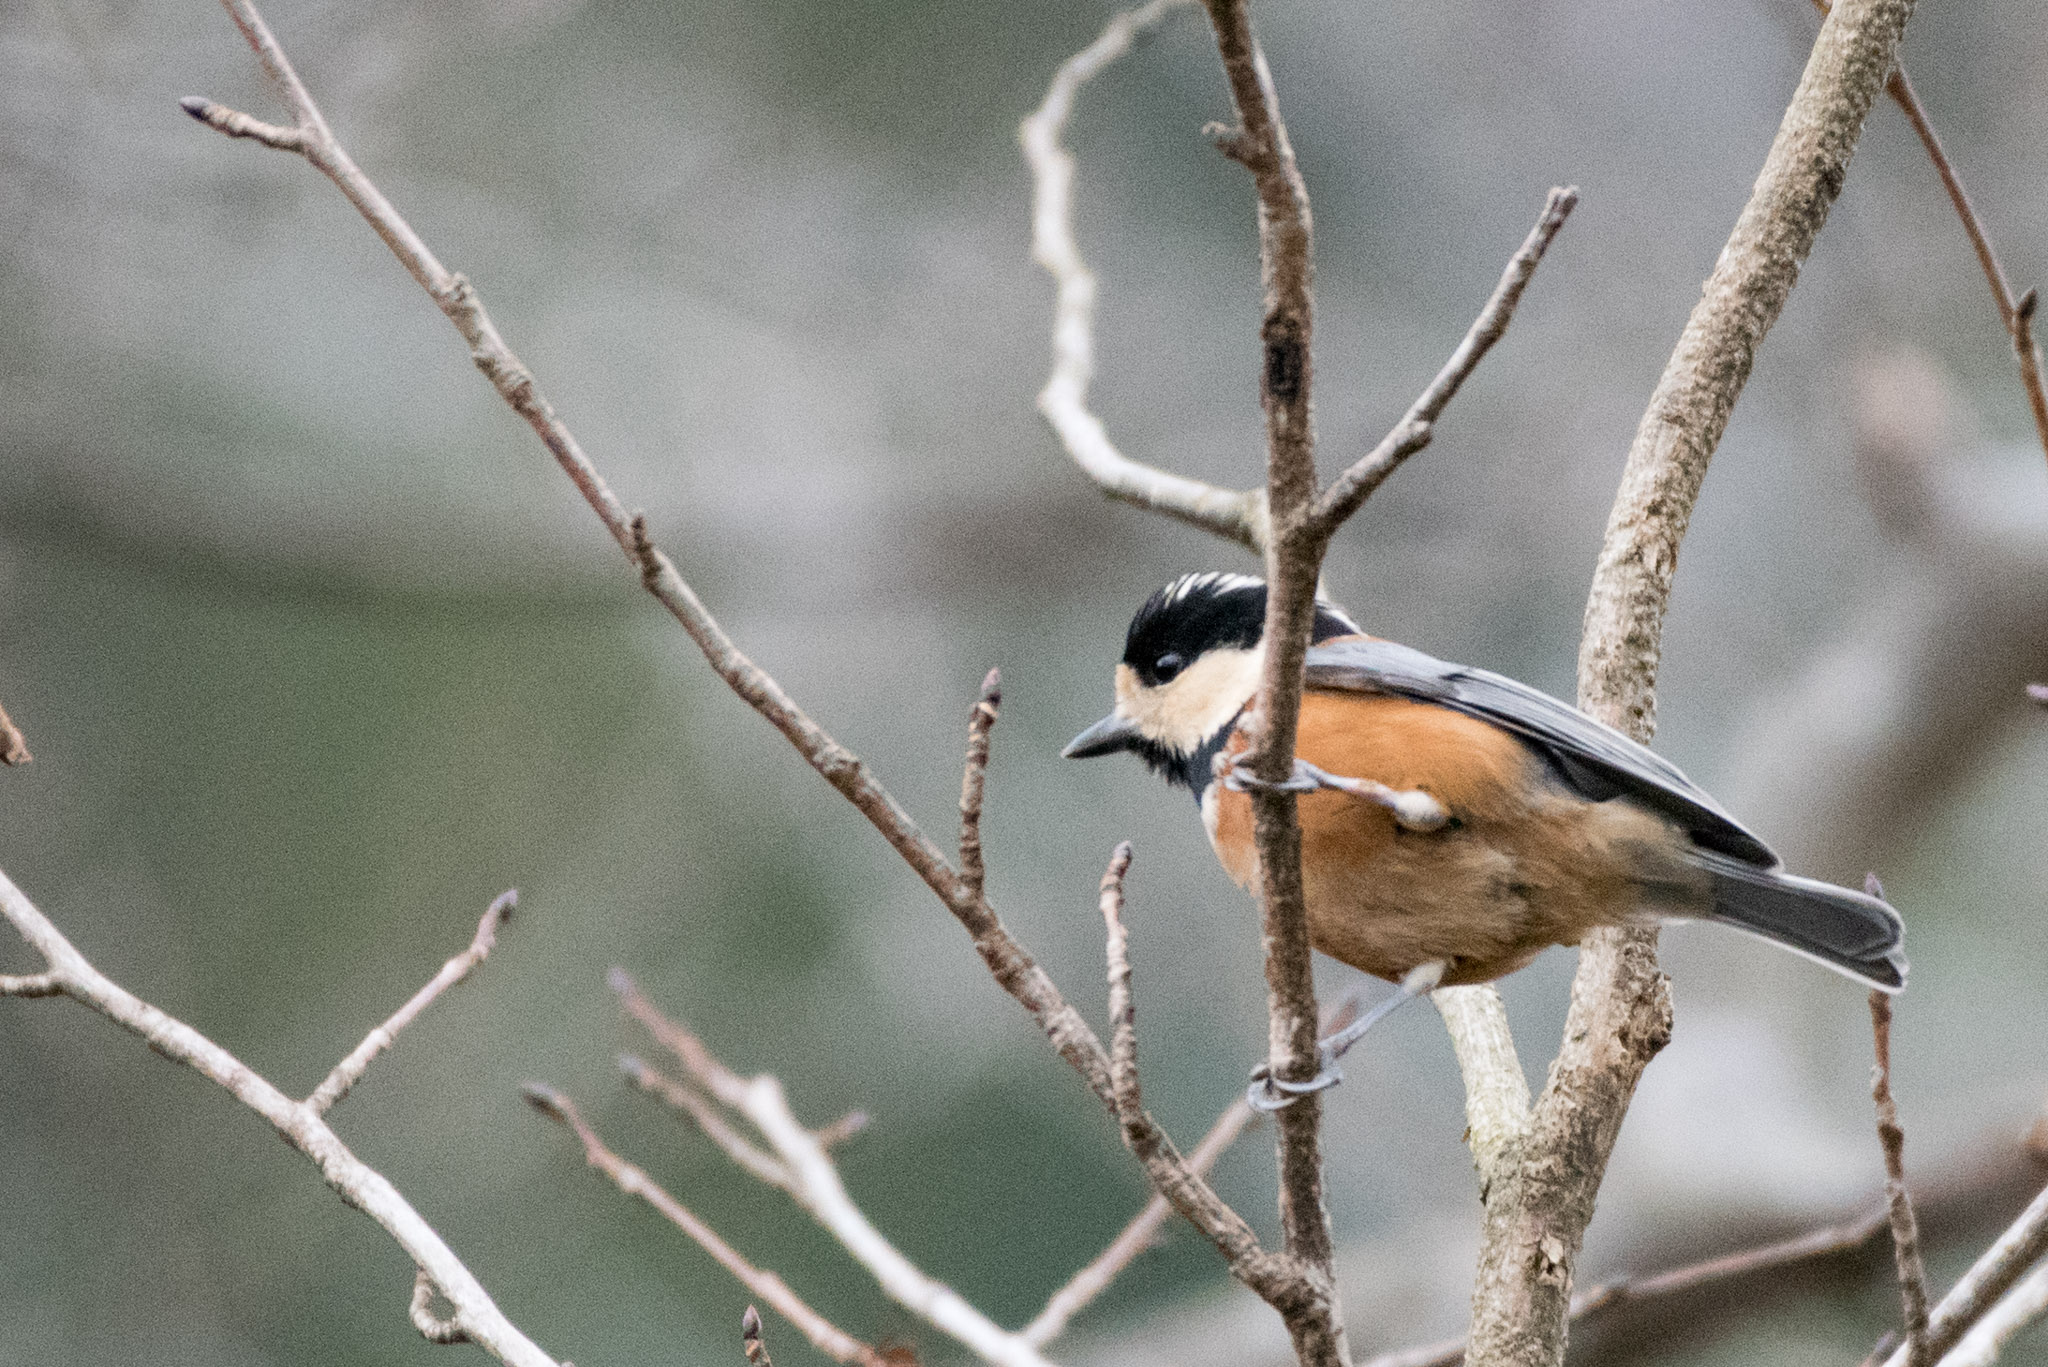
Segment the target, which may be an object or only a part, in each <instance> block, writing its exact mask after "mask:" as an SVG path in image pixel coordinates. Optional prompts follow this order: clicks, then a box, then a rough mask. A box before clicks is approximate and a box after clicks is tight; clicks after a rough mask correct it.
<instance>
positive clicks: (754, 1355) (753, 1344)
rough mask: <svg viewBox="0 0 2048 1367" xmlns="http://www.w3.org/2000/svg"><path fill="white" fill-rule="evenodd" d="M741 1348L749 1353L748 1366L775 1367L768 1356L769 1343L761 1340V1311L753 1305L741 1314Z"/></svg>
mask: <svg viewBox="0 0 2048 1367" xmlns="http://www.w3.org/2000/svg"><path fill="white" fill-rule="evenodd" d="M740 1348H741V1350H742V1351H744V1352H745V1353H746V1355H747V1367H775V1364H774V1363H773V1362H772V1361H770V1360H769V1357H768V1345H767V1344H765V1343H763V1342H761V1312H760V1311H758V1310H756V1309H755V1308H754V1307H753V1306H751V1305H750V1306H748V1307H747V1313H746V1314H744V1315H741V1316H740Z"/></svg>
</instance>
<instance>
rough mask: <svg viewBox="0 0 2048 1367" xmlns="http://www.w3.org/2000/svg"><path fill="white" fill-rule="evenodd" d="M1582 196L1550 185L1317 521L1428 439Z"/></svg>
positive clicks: (1360, 497)
mask: <svg viewBox="0 0 2048 1367" xmlns="http://www.w3.org/2000/svg"><path fill="white" fill-rule="evenodd" d="M1578 202H1579V189H1578V187H1577V186H1576V185H1573V186H1567V187H1564V188H1561V189H1553V190H1551V192H1550V197H1549V198H1548V199H1547V200H1545V201H1544V204H1543V213H1542V215H1541V216H1540V217H1538V218H1537V220H1536V226H1535V227H1533V228H1531V229H1530V230H1529V236H1528V237H1527V238H1526V239H1525V240H1524V241H1523V243H1522V246H1521V249H1520V250H1519V251H1517V252H1516V253H1515V254H1514V256H1512V257H1511V258H1509V260H1508V264H1507V269H1506V270H1505V271H1503V272H1502V273H1501V277H1500V283H1499V284H1498V285H1496V286H1494V290H1493V294H1492V296H1491V297H1490V298H1488V299H1487V301H1486V307H1485V308H1483V309H1481V310H1480V311H1479V316H1478V317H1477V318H1475V319H1473V320H1472V327H1471V329H1470V330H1469V331H1467V332H1466V334H1465V340H1464V341H1462V342H1460V343H1459V344H1458V349H1457V350H1456V351H1454V352H1452V353H1451V358H1450V359H1449V360H1448V361H1446V362H1444V367H1443V369H1442V370H1440V371H1438V372H1437V376H1436V379H1434V380H1432V381H1431V382H1430V385H1429V388H1427V389H1425V390H1423V391H1422V394H1421V395H1420V396H1419V397H1418V398H1417V399H1416V400H1415V402H1414V403H1412V404H1410V405H1409V406H1408V411H1407V413H1405V414H1404V415H1402V418H1401V421H1400V422H1398V423H1396V424H1394V428H1393V430H1392V431H1390V432H1388V433H1387V435H1386V436H1384V437H1382V438H1380V444H1379V445H1378V446H1376V447H1374V448H1373V449H1372V450H1371V451H1370V452H1369V453H1367V454H1366V455H1365V456H1364V457H1362V458H1361V459H1360V460H1359V461H1358V463H1357V464H1355V465H1353V466H1352V467H1351V468H1350V469H1349V470H1346V471H1345V472H1344V473H1343V474H1341V475H1339V476H1337V478H1336V479H1335V480H1333V481H1332V482H1331V484H1330V487H1329V488H1327V489H1325V490H1324V491H1323V493H1322V495H1321V497H1319V498H1317V499H1316V504H1315V517H1316V519H1317V520H1318V521H1320V522H1323V523H1327V524H1328V525H1329V526H1330V528H1331V530H1333V531H1334V530H1335V529H1336V528H1337V527H1338V526H1339V525H1341V524H1342V523H1343V522H1344V521H1345V519H1347V518H1349V517H1350V516H1351V515H1352V514H1353V513H1355V512H1357V511H1358V509H1359V506H1360V505H1361V504H1363V503H1364V502H1365V500H1366V499H1368V498H1370V497H1371V496H1372V491H1373V490H1375V489H1377V488H1379V487H1380V485H1381V484H1383V483H1385V482H1386V478H1387V476H1388V475H1391V474H1393V473H1394V471H1396V470H1398V469H1399V468H1400V467H1401V462H1403V461H1405V460H1407V459H1408V457H1410V456H1412V455H1414V454H1415V453H1416V452H1417V451H1420V450H1421V449H1422V448H1423V447H1425V446H1427V445H1429V442H1430V438H1431V437H1432V436H1433V435H1435V431H1436V420H1437V419H1438V418H1440V417H1442V416H1443V411H1444V409H1445V407H1446V406H1448V405H1449V404H1450V401H1451V400H1452V399H1453V398H1454V397H1456V395H1457V393H1458V387H1459V386H1460V385H1462V384H1464V383H1465V381H1466V379H1467V378H1469V377H1470V376H1471V374H1472V372H1473V371H1474V370H1476V369H1477V368H1478V366H1479V362H1480V361H1481V360H1483V359H1485V356H1486V353H1487V352H1488V351H1491V350H1492V349H1493V344H1494V343H1495V342H1498V341H1499V340H1500V339H1501V338H1502V337H1504V336H1506V335H1507V330H1508V323H1509V322H1510V320H1512V319H1513V318H1514V316H1515V306H1516V305H1517V304H1519V303H1520V302H1521V299H1522V291H1523V290H1524V289H1526V288H1528V285H1529V281H1530V279H1531V278H1532V277H1533V276H1534V275H1535V274H1536V267H1537V266H1538V265H1540V264H1541V263H1542V261H1543V253H1544V252H1546V251H1548V250H1549V249H1550V243H1551V240H1552V239H1553V238H1555V237H1556V236H1557V230H1558V229H1560V228H1562V227H1563V226H1564V221H1565V219H1567V218H1569V217H1571V212H1572V210H1573V209H1574V208H1575V207H1577V205H1578Z"/></svg>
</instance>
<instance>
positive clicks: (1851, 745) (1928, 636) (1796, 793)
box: [1729, 351, 2048, 877]
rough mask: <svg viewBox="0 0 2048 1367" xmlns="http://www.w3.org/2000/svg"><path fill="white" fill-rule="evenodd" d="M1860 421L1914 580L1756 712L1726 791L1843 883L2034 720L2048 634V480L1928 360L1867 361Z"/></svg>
mask: <svg viewBox="0 0 2048 1367" xmlns="http://www.w3.org/2000/svg"><path fill="white" fill-rule="evenodd" d="M1850 406H1851V408H1852V411H1853V413H1854V417H1855V424H1856V461H1857V468H1858V471H1859V472H1860V474H1861V477H1862V488H1863V496H1864V499H1865V500H1866V502H1867V503H1868V505H1869V507H1870V509H1871V511H1872V512H1873V514H1875V516H1876V518H1877V521H1878V523H1879V525H1880V526H1882V527H1883V528H1884V530H1885V532H1886V533H1887V534H1888V535H1889V536H1890V537H1891V538H1892V539H1893V540H1894V541H1895V542H1896V543H1897V544H1898V545H1900V546H1901V547H1903V548H1904V549H1906V550H1908V551H1911V552H1912V553H1913V556H1912V559H1911V561H1910V562H1909V567H1908V570H1907V577H1906V579H1905V582H1903V583H1900V584H1898V585H1896V586H1894V587H1890V588H1889V589H1888V591H1887V592H1886V593H1884V594H1882V595H1881V596H1879V597H1878V598H1877V599H1876V600H1875V601H1874V602H1873V603H1872V605H1871V606H1870V607H1869V608H1868V609H1866V610H1865V611H1864V613H1863V614H1862V616H1861V618H1860V619H1859V620H1858V621H1856V622H1855V623H1854V624H1853V625H1852V626H1851V627H1850V628H1849V629H1848V630H1847V632H1846V633H1845V634H1844V636H1843V637H1842V638H1841V639H1840V640H1838V641H1836V642H1835V643H1833V644H1832V645H1830V646H1828V647H1826V648H1825V649H1823V650H1822V651H1821V652H1819V653H1818V654H1817V656H1816V657H1815V659H1814V660H1813V662H1812V663H1811V664H1809V665H1808V666H1807V667H1806V669H1805V671H1804V672H1803V673H1802V674H1801V675H1800V676H1799V677H1798V678H1797V679H1796V680H1794V681H1793V682H1792V683H1791V684H1790V685H1789V686H1788V687H1785V688H1783V689H1781V690H1778V691H1775V692H1774V693H1773V695H1772V696H1771V699H1770V702H1769V705H1768V706H1767V707H1764V708H1761V709H1759V710H1758V712H1757V714H1756V716H1755V719H1754V721H1753V722H1752V723H1751V725H1750V727H1749V732H1748V735H1747V737H1746V738H1745V739H1744V741H1743V742H1742V744H1741V745H1739V746H1738V747H1737V754H1738V759H1737V762H1736V766H1735V772H1734V775H1733V781H1732V782H1731V783H1730V784H1729V788H1730V799H1731V801H1732V802H1733V803H1734V804H1735V805H1736V807H1737V808H1738V810H1742V811H1746V812H1749V813H1752V814H1753V815H1754V819H1755V821H1756V823H1757V826H1758V828H1759V829H1761V830H1764V831H1766V832H1768V833H1770V835H1771V836H1772V838H1773V843H1774V844H1776V845H1777V846H1778V848H1779V849H1780V850H1781V851H1782V852H1783V854H1784V855H1785V858H1786V861H1787V862H1788V863H1789V864H1791V865H1792V866H1793V867H1795V868H1805V869H1811V870H1813V871H1814V872H1815V873H1818V874H1821V875H1824V876H1834V877H1845V876H1849V875H1851V874H1852V872H1860V871H1861V870H1863V869H1867V868H1870V867H1873V866H1874V865H1875V864H1876V863H1877V862H1878V860H1879V859H1880V858H1881V857H1882V856H1883V854H1884V853H1885V852H1886V850H1887V849H1888V848H1895V847H1896V845H1897V842H1898V838H1899V833H1900V832H1901V831H1904V830H1910V829H1911V828H1912V827H1913V825H1914V824H1916V823H1917V822H1919V821H1921V820H1923V819H1924V818H1925V817H1926V816H1927V814H1928V813H1930V812H1931V811H1933V810H1934V809H1935V808H1936V807H1937V806H1938V804H1939V803H1940V802H1941V801H1942V800H1943V798H1944V797H1945V796H1946V795H1947V794H1948V793H1949V792H1951V791H1952V790H1953V787H1954V785H1955V783H1956V781H1957V780H1958V779H1960V778H1961V777H1962V776H1963V775H1964V774H1966V773H1967V772H1969V769H1970V767H1971V766H1972V765H1973V764H1975V763H1976V761H1977V760H1978V758H1979V757H1980V756H1982V755H1983V753H1984V752H1985V750H1986V749H1987V748H1988V747H1989V746H1990V745H1991V744H1992V743H1993V742H1994V741H1995V740H1996V739H1997V738H1998V736H1999V735H2000V734H2001V732H2002V731H2003V729H2004V728H2005V726H2006V725H2007V724H2008V723H2009V722H2010V721H2011V720H2013V719H2014V718H2016V717H2018V716H2021V715H2023V714H2024V712H2025V710H2026V704H2025V700H2024V691H2023V690H2024V687H2025V685H2026V684H2027V682H2028V681H2029V680H2031V679H2034V678H2036V677H2038V676H2039V674H2040V670H2041V658H2040V647H2039V643H2040V641H2041V640H2042V639H2043V638H2044V636H2048V507H2044V506H2043V505H2042V502H2041V499H2040V491H2039V478H2038V474H2037V472H2036V470H2035V469H2033V468H2029V467H2027V466H2022V465H2019V464H2017V463H2015V462H2012V461H2001V460H1999V459H1997V458H1996V457H1995V454H1994V453H1991V452H1988V451H1986V450H1984V449H1983V444H1982V442H1981V439H1979V438H1978V437H1976V436H1975V435H1974V434H1975V424H1974V423H1973V422H1972V421H1971V420H1970V415H1969V414H1968V413H1967V412H1966V411H1964V410H1963V409H1962V408H1961V407H1960V405H1959V404H1958V402H1957V400H1956V398H1955V396H1954V394H1953V391H1952V389H1951V387H1950V385H1949V383H1948V381H1947V379H1946V377H1945V376H1944V375H1943V373H1942V372H1941V370H1940V368H1939V366H1938V365H1937V364H1936V362H1935V361H1934V360H1933V359H1932V358H1930V357H1928V356H1927V355H1925V354H1924V353H1921V352H1916V351H1901V352H1897V353H1893V354H1891V355H1887V356H1881V357H1872V358H1868V359H1866V360H1864V361H1862V362H1861V363H1859V365H1858V368H1857V374H1856V386H1855V392H1854V401H1853V403H1852V404H1851V405H1850ZM1958 661H1967V662H1968V665H1967V667H1966V668H1958V667H1957V662H1958Z"/></svg>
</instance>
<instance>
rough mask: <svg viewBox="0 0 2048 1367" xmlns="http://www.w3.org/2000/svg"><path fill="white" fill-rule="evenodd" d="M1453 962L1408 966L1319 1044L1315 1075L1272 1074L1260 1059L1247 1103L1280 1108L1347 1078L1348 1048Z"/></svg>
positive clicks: (1428, 987)
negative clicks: (1386, 991)
mask: <svg viewBox="0 0 2048 1367" xmlns="http://www.w3.org/2000/svg"><path fill="white" fill-rule="evenodd" d="M1449 968H1450V965H1449V964H1448V963H1446V962H1444V961H1443V960H1442V959H1431V960H1430V961H1429V962H1428V963H1426V964H1420V965H1418V966H1416V967H1414V968H1411V969H1409V970H1408V974H1407V976H1406V977H1404V978H1402V979H1401V986H1400V988H1399V989H1398V990H1397V991H1396V992H1395V993H1394V995H1393V996H1391V997H1388V998H1387V999H1386V1000H1384V1001H1382V1002H1381V1003H1380V1004H1379V1005H1377V1006H1375V1007H1373V1009H1372V1010H1370V1011H1368V1012H1366V1013H1365V1014H1364V1015H1362V1016H1360V1017H1359V1018H1358V1019H1357V1020H1355V1021H1353V1022H1351V1024H1349V1025H1347V1026H1345V1027H1344V1028H1343V1029H1342V1030H1339V1031H1336V1032H1335V1033H1333V1034H1331V1035H1329V1036H1328V1037H1327V1038H1325V1039H1323V1040H1321V1041H1320V1042H1318V1043H1317V1045H1316V1075H1315V1076H1314V1077H1312V1078H1310V1079H1309V1080H1308V1081H1306V1082H1290V1081H1288V1080H1287V1079H1285V1078H1278V1077H1274V1076H1273V1068H1272V1065H1271V1064H1269V1063H1261V1064H1260V1065H1259V1066H1258V1067H1256V1068H1254V1069H1252V1083H1251V1086H1250V1087H1248V1088H1246V1089H1245V1094H1244V1100H1245V1104H1246V1105H1248V1106H1250V1107H1251V1108H1252V1109H1253V1110H1255V1111H1268V1112H1270V1111H1278V1110H1282V1109H1284V1108H1286V1107H1288V1106H1292V1105H1293V1104H1294V1103H1295V1102H1296V1101H1298V1100H1299V1099H1300V1098H1302V1097H1304V1096H1307V1095H1308V1094H1309V1093H1310V1092H1320V1091H1322V1090H1323V1089H1324V1088H1325V1087H1334V1086H1336V1085H1337V1084H1338V1083H1340V1082H1342V1081H1343V1080H1344V1074H1343V1073H1342V1072H1341V1071H1340V1070H1339V1069H1338V1067H1337V1060H1338V1059H1340V1058H1343V1057H1344V1054H1345V1051H1346V1050H1348V1049H1350V1048H1351V1046H1352V1045H1354V1044H1356V1043H1358V1041H1360V1040H1361V1039H1364V1038H1365V1032H1366V1031H1368V1030H1370V1029H1372V1028H1373V1027H1374V1026H1375V1025H1378V1024H1379V1023H1380V1022H1381V1021H1383V1020H1385V1019H1386V1018H1387V1017H1388V1016H1390V1015H1392V1014H1393V1013H1394V1012H1396V1011H1398V1010H1400V1009H1401V1008H1402V1007H1403V1006H1406V1005H1407V1004H1408V1003H1409V1002H1412V1001H1414V1000H1415V999H1416V998H1417V997H1420V996H1423V995H1425V994H1427V993H1429V992H1431V991H1434V990H1435V988H1436V985H1437V984H1438V983H1440V982H1442V981H1443V980H1444V974H1445V973H1446V972H1447V971H1448V970H1449Z"/></svg>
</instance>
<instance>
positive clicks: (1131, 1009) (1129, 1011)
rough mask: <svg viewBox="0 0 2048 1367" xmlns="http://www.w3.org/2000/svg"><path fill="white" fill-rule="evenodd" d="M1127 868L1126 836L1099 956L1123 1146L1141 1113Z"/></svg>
mask: <svg viewBox="0 0 2048 1367" xmlns="http://www.w3.org/2000/svg"><path fill="white" fill-rule="evenodd" d="M1130 870H1131V842H1130V841H1128V840H1126V841H1124V842H1122V843H1121V844H1119V845H1118V846H1117V847H1116V849H1115V850H1114V851H1113V852H1112V853H1111V854H1110V856H1109V867H1108V868H1107V869H1105V870H1104V871H1103V874H1102V897H1101V903H1100V905H1101V909H1102V924H1103V928H1104V930H1105V932H1106V933H1107V936H1108V945H1107V947H1106V948H1105V950H1104V952H1103V956H1104V957H1105V958H1106V959H1107V960H1108V961H1109V1029H1110V1037H1109V1082H1110V1087H1111V1089H1112V1090H1113V1091H1114V1092H1115V1094H1116V1112H1117V1118H1118V1119H1119V1120H1121V1121H1122V1122H1123V1125H1124V1142H1125V1143H1127V1144H1129V1143H1135V1142H1136V1140H1135V1139H1134V1137H1133V1131H1134V1129H1135V1127H1136V1126H1137V1125H1139V1123H1140V1121H1141V1117H1142V1116H1143V1115H1144V1112H1145V1098H1144V1092H1143V1089H1142V1088H1141V1087H1140V1086H1139V1083H1138V1007H1137V1003H1136V1002H1135V1001H1134V1000H1133V999H1132V996H1131V955H1130V943H1131V937H1130V933H1129V932H1128V931H1126V930H1125V929H1124V875H1125V874H1127V873H1129V872H1130Z"/></svg>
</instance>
